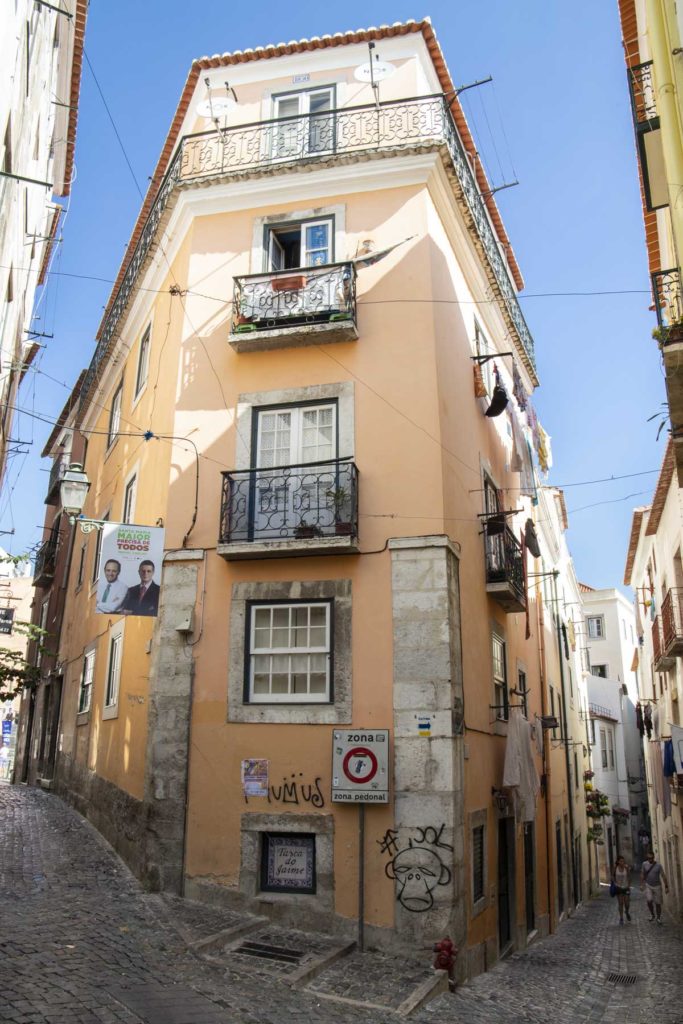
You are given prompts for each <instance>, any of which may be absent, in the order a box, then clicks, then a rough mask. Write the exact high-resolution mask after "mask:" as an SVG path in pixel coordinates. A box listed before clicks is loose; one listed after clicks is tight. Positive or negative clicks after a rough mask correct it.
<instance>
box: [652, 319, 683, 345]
mask: <svg viewBox="0 0 683 1024" xmlns="http://www.w3.org/2000/svg"><path fill="white" fill-rule="evenodd" d="M652 337H653V338H654V339H655V341H658V342H659V347H660V348H664V346H665V345H675V344H678V343H679V342H682V341H683V320H673V321H672V322H671V323H670V324H668V325H667V326H664V325H660V326H659V327H655V329H654V330H653V332H652Z"/></svg>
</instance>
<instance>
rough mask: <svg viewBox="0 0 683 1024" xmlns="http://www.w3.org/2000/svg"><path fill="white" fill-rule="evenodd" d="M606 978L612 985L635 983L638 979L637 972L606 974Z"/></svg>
mask: <svg viewBox="0 0 683 1024" xmlns="http://www.w3.org/2000/svg"><path fill="white" fill-rule="evenodd" d="M607 980H608V981H611V982H612V984H613V985H635V983H636V982H637V980H638V975H637V974H615V973H612V974H608V975H607Z"/></svg>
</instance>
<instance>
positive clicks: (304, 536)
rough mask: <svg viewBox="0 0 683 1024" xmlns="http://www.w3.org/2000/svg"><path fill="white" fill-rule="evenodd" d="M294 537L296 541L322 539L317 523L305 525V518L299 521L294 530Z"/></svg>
mask: <svg viewBox="0 0 683 1024" xmlns="http://www.w3.org/2000/svg"><path fill="white" fill-rule="evenodd" d="M294 536H295V537H296V538H297V540H309V539H310V538H311V537H322V530H321V529H320V527H319V526H318V525H317V523H307V522H306V516H305V515H303V516H302V517H301V519H300V520H299V525H298V526H296V527H295V528H294Z"/></svg>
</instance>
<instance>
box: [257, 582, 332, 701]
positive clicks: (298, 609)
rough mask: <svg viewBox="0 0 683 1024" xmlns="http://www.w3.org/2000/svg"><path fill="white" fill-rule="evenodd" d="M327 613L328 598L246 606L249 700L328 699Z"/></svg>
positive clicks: (329, 693) (329, 608)
mask: <svg viewBox="0 0 683 1024" xmlns="http://www.w3.org/2000/svg"><path fill="white" fill-rule="evenodd" d="M331 612H332V602H331V601H319V602H318V601H316V602H310V603H309V602H303V601H297V602H292V603H277V604H261V603H251V604H249V605H248V627H247V628H248V637H249V641H248V643H249V653H248V659H247V664H248V680H247V689H246V694H245V698H246V700H247V701H248V702H250V703H269V704H270V703H276V702H285V703H301V702H304V703H329V702H330V701H331V700H332V695H331V680H332V668H331V662H332V647H331Z"/></svg>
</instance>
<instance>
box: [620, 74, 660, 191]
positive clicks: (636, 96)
mask: <svg viewBox="0 0 683 1024" xmlns="http://www.w3.org/2000/svg"><path fill="white" fill-rule="evenodd" d="M629 90H630V93H631V113H632V115H633V126H634V129H635V133H636V143H637V145H638V156H639V160H640V168H641V172H642V176H643V190H644V193H645V202H646V205H647V208H648V210H658V209H659V208H660V207H661V206H668V204H669V190H668V186H667V180H666V169H665V167H664V155H663V152H662V140H661V132H660V126H659V112H658V110H657V100H656V93H655V82H654V76H653V63H652V61H651V60H649V61H646V62H645V63H644V64H637V65H635V66H634V67H632V68H629Z"/></svg>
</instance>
